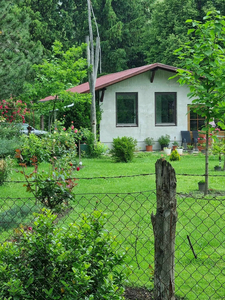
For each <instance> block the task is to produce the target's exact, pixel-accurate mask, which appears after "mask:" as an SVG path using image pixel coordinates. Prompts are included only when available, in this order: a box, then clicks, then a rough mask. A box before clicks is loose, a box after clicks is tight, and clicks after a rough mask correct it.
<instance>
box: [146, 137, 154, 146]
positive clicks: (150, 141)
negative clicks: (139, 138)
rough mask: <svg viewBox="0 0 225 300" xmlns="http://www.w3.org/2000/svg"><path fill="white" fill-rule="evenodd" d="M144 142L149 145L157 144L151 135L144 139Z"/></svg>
mask: <svg viewBox="0 0 225 300" xmlns="http://www.w3.org/2000/svg"><path fill="white" fill-rule="evenodd" d="M144 142H145V144H146V145H147V146H152V145H154V144H155V142H154V139H153V138H150V137H147V138H146V139H144Z"/></svg>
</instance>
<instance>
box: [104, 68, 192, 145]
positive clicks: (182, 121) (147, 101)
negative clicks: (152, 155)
mask: <svg viewBox="0 0 225 300" xmlns="http://www.w3.org/2000/svg"><path fill="white" fill-rule="evenodd" d="M151 74H152V73H151V71H148V72H145V73H142V74H140V75H137V76H134V77H132V78H129V79H126V80H124V81H121V82H119V83H116V84H114V85H111V86H109V87H107V89H106V91H105V96H104V100H103V103H102V106H101V108H102V110H103V113H102V120H101V123H100V141H101V142H102V143H104V144H106V145H107V146H109V147H110V146H111V144H112V141H113V138H116V137H122V136H131V137H133V138H135V139H136V140H137V141H138V148H139V150H145V143H144V139H145V138H146V137H148V136H149V137H153V138H154V140H155V141H156V143H155V145H154V146H153V149H155V150H157V149H160V145H159V143H158V142H157V140H158V138H159V137H160V136H161V135H165V134H169V135H170V139H171V143H170V145H172V142H173V141H174V139H176V141H178V142H181V131H182V130H188V129H187V128H188V124H187V115H186V114H187V105H188V104H190V103H191V101H190V99H189V98H188V97H187V93H188V92H189V89H188V87H187V86H180V84H179V83H177V82H176V79H172V80H168V79H169V77H171V76H173V75H174V73H172V72H168V71H164V70H161V69H158V70H157V71H156V72H155V76H154V81H153V83H151V82H150V78H151ZM117 92H138V127H116V93H117ZM155 92H177V125H176V126H155Z"/></svg>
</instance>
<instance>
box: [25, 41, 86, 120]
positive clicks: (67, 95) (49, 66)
mask: <svg viewBox="0 0 225 300" xmlns="http://www.w3.org/2000/svg"><path fill="white" fill-rule="evenodd" d="M62 48H63V46H62V44H61V43H60V42H57V41H56V42H55V43H54V44H53V51H52V55H51V58H50V59H44V60H43V63H42V64H39V65H34V66H33V68H34V70H35V72H36V77H35V80H34V82H33V83H32V84H28V85H27V92H26V93H25V94H24V95H22V99H24V100H26V102H28V101H29V99H31V100H32V102H34V103H35V102H36V103H37V102H38V100H40V99H43V98H45V97H48V96H52V97H53V99H51V100H50V101H46V102H43V103H42V105H40V103H39V104H38V105H37V106H36V109H38V110H40V112H41V113H42V114H45V113H47V114H49V112H50V111H51V112H52V114H51V116H52V119H53V115H54V111H55V110H56V109H57V110H64V108H65V107H66V106H68V105H71V104H73V105H75V104H76V102H79V103H80V102H82V101H83V102H85V103H86V102H87V101H89V99H90V97H89V95H87V94H78V93H71V92H67V91H66V90H67V89H69V88H71V87H74V86H76V85H78V84H80V83H81V82H82V81H83V79H84V78H87V61H86V59H84V58H83V54H84V52H86V45H85V44H83V45H81V46H80V47H72V48H70V49H68V50H67V51H63V49H62ZM89 103H90V102H89Z"/></svg>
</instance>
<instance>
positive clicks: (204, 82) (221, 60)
mask: <svg viewBox="0 0 225 300" xmlns="http://www.w3.org/2000/svg"><path fill="white" fill-rule="evenodd" d="M204 21H205V22H204V23H202V22H200V21H193V20H191V19H190V20H187V22H188V23H191V24H192V25H193V27H194V28H192V29H190V30H189V31H188V33H189V34H192V33H194V35H193V37H192V40H193V43H187V44H185V45H184V46H183V47H181V48H180V49H178V50H177V51H176V53H177V55H178V57H179V59H180V60H181V62H182V65H183V68H184V69H179V70H178V74H177V75H176V76H179V79H178V81H179V82H180V83H181V84H182V85H183V84H187V85H188V86H189V87H190V93H189V97H190V98H192V99H193V101H192V103H193V109H194V111H195V112H196V113H197V114H198V115H200V116H202V117H205V128H204V130H205V132H206V155H205V183H206V184H205V194H207V193H208V146H209V130H210V128H211V125H210V121H212V120H213V118H215V119H219V120H224V116H225V93H224V91H225V17H222V16H221V15H219V14H218V12H208V13H207V15H206V17H205V18H204ZM187 70H190V71H187Z"/></svg>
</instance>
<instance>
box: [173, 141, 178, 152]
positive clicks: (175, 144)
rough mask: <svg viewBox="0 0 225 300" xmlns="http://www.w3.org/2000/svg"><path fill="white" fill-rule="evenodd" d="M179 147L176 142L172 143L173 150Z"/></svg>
mask: <svg viewBox="0 0 225 300" xmlns="http://www.w3.org/2000/svg"><path fill="white" fill-rule="evenodd" d="M178 146H179V144H178V142H177V141H174V142H173V150H175V149H177V147H178Z"/></svg>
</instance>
